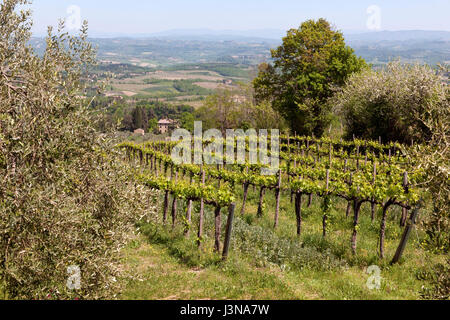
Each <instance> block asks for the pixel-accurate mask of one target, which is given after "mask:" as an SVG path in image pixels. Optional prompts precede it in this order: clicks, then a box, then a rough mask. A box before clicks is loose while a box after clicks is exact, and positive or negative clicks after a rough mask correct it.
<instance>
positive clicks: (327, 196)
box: [322, 169, 330, 238]
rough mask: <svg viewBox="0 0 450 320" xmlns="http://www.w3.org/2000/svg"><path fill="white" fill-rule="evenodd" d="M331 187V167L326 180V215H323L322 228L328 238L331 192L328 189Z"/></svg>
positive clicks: (324, 235)
mask: <svg viewBox="0 0 450 320" xmlns="http://www.w3.org/2000/svg"><path fill="white" fill-rule="evenodd" d="M329 187H330V169H327V182H326V191H325V194H324V200H323V201H324V211H325V212H324V215H323V220H322V228H323V232H322V234H323V237H324V238H326V237H327V224H328V213H329V212H328V207H329V205H328V201H329V200H330V199H329V196H330V193H329V192H328V189H329Z"/></svg>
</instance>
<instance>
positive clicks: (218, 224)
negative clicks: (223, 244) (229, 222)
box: [214, 205, 222, 252]
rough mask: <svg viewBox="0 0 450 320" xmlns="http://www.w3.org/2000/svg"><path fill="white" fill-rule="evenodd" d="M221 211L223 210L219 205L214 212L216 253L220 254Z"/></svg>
mask: <svg viewBox="0 0 450 320" xmlns="http://www.w3.org/2000/svg"><path fill="white" fill-rule="evenodd" d="M221 210H222V208H221V207H220V206H219V205H217V206H216V209H215V210H214V252H220V231H221V230H222V219H221V216H220V212H221Z"/></svg>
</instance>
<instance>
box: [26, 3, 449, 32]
mask: <svg viewBox="0 0 450 320" xmlns="http://www.w3.org/2000/svg"><path fill="white" fill-rule="evenodd" d="M73 6H75V7H73ZM31 7H32V10H33V19H34V27H33V31H34V32H35V34H39V33H43V32H45V30H46V27H47V26H48V25H56V23H57V21H58V19H60V18H66V17H69V18H68V19H71V20H70V21H72V23H71V25H73V26H76V25H77V23H76V21H78V19H77V17H78V16H79V17H81V19H82V20H84V19H86V20H88V21H89V29H90V31H91V32H92V33H120V34H145V33H147V34H148V33H155V32H161V31H166V30H172V29H212V30H258V29H276V30H288V29H290V28H294V27H295V28H297V27H298V26H299V25H300V24H301V22H302V21H305V20H307V19H318V18H320V17H323V18H326V19H328V20H329V21H330V22H331V23H333V24H334V25H335V26H336V28H338V29H340V30H344V31H360V32H364V31H371V30H372V31H373V30H391V31H393V30H441V31H450V19H449V12H450V1H449V0H427V1H424V0H395V1H392V0H390V1H388V0H371V1H365V0H347V1H336V0H334V1H333V0H307V1H304V0H220V1H218V0H69V1H67V0H33V4H32V6H31ZM68 11H69V12H68ZM78 12H79V14H78Z"/></svg>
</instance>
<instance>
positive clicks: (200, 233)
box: [197, 168, 205, 248]
mask: <svg viewBox="0 0 450 320" xmlns="http://www.w3.org/2000/svg"><path fill="white" fill-rule="evenodd" d="M201 175H202V186H204V185H205V170H204V169H203V168H202V171H201ZM204 219H205V200H204V199H203V198H202V199H200V213H199V219H198V233H197V245H198V247H199V248H200V247H201V245H202V241H203V223H204Z"/></svg>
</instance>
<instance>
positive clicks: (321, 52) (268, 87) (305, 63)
mask: <svg viewBox="0 0 450 320" xmlns="http://www.w3.org/2000/svg"><path fill="white" fill-rule="evenodd" d="M272 58H273V59H274V62H273V64H267V63H264V64H262V65H260V67H259V75H258V77H257V78H256V79H255V80H254V82H253V85H254V88H255V97H256V100H257V101H258V102H261V101H264V100H269V101H270V102H271V103H272V106H273V107H274V109H275V110H277V111H279V112H280V113H281V114H282V115H283V117H284V118H285V119H286V120H287V122H288V123H289V125H290V127H291V129H292V130H293V131H296V132H297V133H299V134H305V135H310V134H315V135H316V136H322V134H323V132H324V130H325V128H326V127H327V125H328V124H329V122H330V119H331V108H330V106H329V105H328V104H327V101H328V99H329V98H330V97H331V96H332V95H333V93H334V91H335V90H336V88H339V87H341V86H342V85H344V83H345V81H346V80H347V78H348V77H349V75H351V74H352V73H354V72H358V71H360V70H361V69H363V68H365V67H367V65H366V63H365V61H364V60H363V59H362V58H359V57H357V56H356V55H355V54H354V51H353V49H352V48H350V47H348V46H346V45H345V42H344V37H343V34H342V33H341V32H339V31H335V30H333V28H332V27H331V25H330V23H329V22H328V21H326V20H325V19H319V20H318V21H314V20H308V21H306V22H304V23H302V25H301V26H300V28H299V29H291V30H289V31H288V33H287V36H286V37H285V38H283V44H282V45H281V46H280V47H278V48H277V49H276V50H272Z"/></svg>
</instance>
